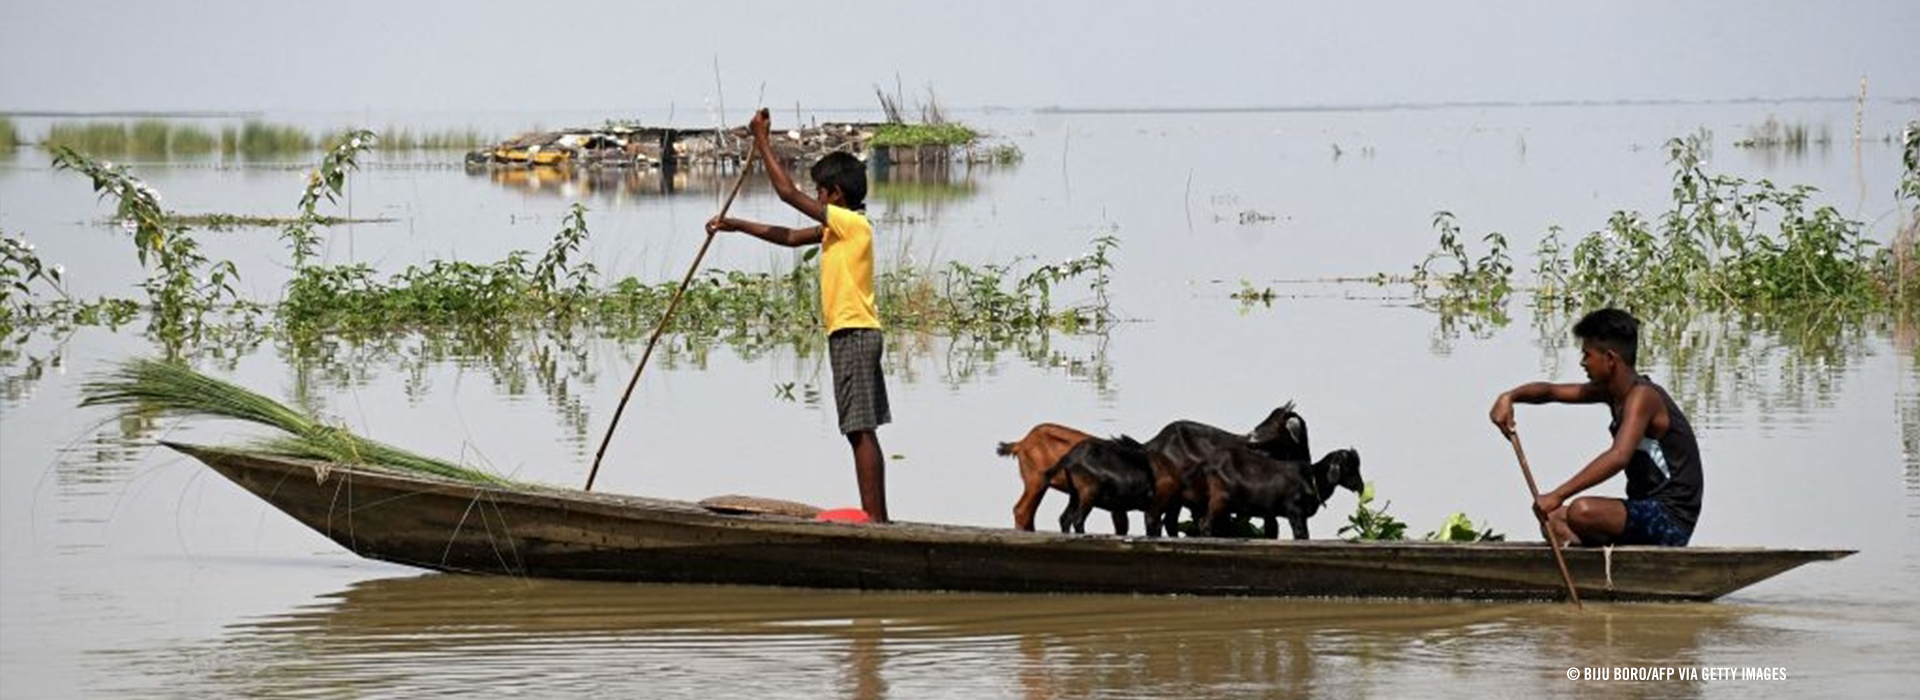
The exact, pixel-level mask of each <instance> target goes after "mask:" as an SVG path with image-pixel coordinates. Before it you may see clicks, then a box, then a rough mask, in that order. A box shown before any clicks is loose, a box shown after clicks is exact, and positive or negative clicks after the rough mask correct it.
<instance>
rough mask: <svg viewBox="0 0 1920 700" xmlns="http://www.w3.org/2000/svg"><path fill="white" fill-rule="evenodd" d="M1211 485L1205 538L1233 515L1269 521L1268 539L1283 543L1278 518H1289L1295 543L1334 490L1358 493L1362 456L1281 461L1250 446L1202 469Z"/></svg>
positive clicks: (1350, 453) (1349, 453) (1348, 453)
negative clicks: (1227, 517)
mask: <svg viewBox="0 0 1920 700" xmlns="http://www.w3.org/2000/svg"><path fill="white" fill-rule="evenodd" d="M1200 470H1201V472H1202V473H1203V474H1204V478H1205V479H1206V482H1207V498H1208V501H1207V514H1206V517H1205V518H1204V519H1202V520H1201V521H1200V534H1201V535H1203V536H1212V535H1213V533H1215V532H1217V531H1218V530H1217V528H1218V526H1219V525H1220V519H1221V518H1223V517H1226V516H1227V515H1229V514H1238V515H1247V516H1263V517H1265V518H1267V523H1268V525H1267V529H1266V536H1267V539H1278V538H1279V536H1280V533H1279V531H1278V530H1279V529H1278V528H1277V527H1275V522H1274V518H1276V517H1280V518H1286V519H1287V523H1288V524H1290V525H1292V526H1293V538H1294V539H1296V540H1304V539H1307V518H1310V517H1313V514H1314V513H1317V512H1319V511H1320V507H1321V506H1323V505H1325V504H1326V502H1327V499H1328V498H1330V497H1332V496H1333V491H1334V489H1335V488H1342V487H1344V488H1346V489H1348V490H1350V491H1353V492H1354V493H1359V492H1360V489H1361V488H1362V487H1364V486H1365V481H1364V480H1362V479H1361V477H1360V453H1359V452H1356V451H1354V450H1351V449H1344V450H1334V451H1333V452H1330V453H1328V454H1327V456H1325V457H1322V458H1320V461H1318V462H1311V463H1309V462H1305V461H1300V460H1279V459H1274V458H1272V457H1269V456H1267V455H1266V454H1263V453H1261V452H1259V451H1256V450H1253V449H1250V448H1248V447H1246V446H1235V447H1231V448H1228V449H1224V450H1220V451H1218V452H1215V453H1214V454H1213V456H1211V457H1209V458H1208V459H1207V461H1206V462H1205V463H1204V464H1203V465H1201V467H1200Z"/></svg>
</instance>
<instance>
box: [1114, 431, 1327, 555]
mask: <svg viewBox="0 0 1920 700" xmlns="http://www.w3.org/2000/svg"><path fill="white" fill-rule="evenodd" d="M1236 446H1238V447H1249V448H1252V449H1254V450H1257V451H1259V452H1260V453H1262V454H1264V455H1266V456H1268V457H1271V458H1274V459H1286V460H1301V461H1306V460H1311V459H1312V457H1311V454H1310V453H1309V452H1308V449H1307V421H1306V419H1305V418H1302V417H1300V414H1299V413H1298V412H1296V411H1294V408H1293V402H1291V401H1289V402H1287V403H1286V404H1284V405H1282V406H1280V407H1279V408H1276V409H1274V410H1273V412H1271V413H1269V414H1267V418H1266V420H1263V421H1261V422H1260V424H1259V425H1257V426H1254V428H1253V430H1252V431H1251V432H1248V433H1245V434H1241V433H1232V432H1228V431H1225V430H1221V429H1219V428H1215V427H1213V426H1210V425H1207V424H1205V423H1198V422H1195V421H1189V420H1182V421H1174V422H1172V423H1169V424H1167V427H1165V428H1162V429H1161V430H1160V433H1159V434H1158V435H1155V436H1154V437H1153V439H1151V440H1148V441H1147V444H1146V445H1145V447H1146V450H1147V457H1148V461H1149V463H1150V464H1151V465H1152V467H1153V478H1154V486H1153V504H1152V505H1151V507H1149V508H1148V509H1147V514H1146V521H1147V534H1148V535H1149V536H1158V535H1159V534H1160V533H1161V531H1162V530H1163V529H1164V530H1165V531H1166V533H1167V534H1168V535H1169V536H1171V535H1172V534H1173V533H1174V528H1175V526H1176V525H1178V524H1179V522H1180V509H1181V508H1182V507H1186V508H1188V509H1189V510H1191V511H1192V512H1193V516H1194V520H1195V521H1196V522H1197V521H1199V519H1200V516H1201V514H1202V513H1203V512H1204V511H1205V509H1206V508H1207V504H1208V502H1209V498H1208V494H1207V488H1208V484H1207V480H1206V479H1205V478H1204V476H1203V475H1202V474H1201V472H1200V466H1201V465H1202V464H1204V463H1205V462H1206V461H1207V459H1208V458H1209V457H1212V456H1213V455H1214V453H1216V452H1219V451H1220V450H1223V449H1226V448H1229V447H1236ZM1276 527H1278V523H1277V522H1275V521H1274V520H1272V519H1271V518H1269V519H1268V521H1267V530H1269V531H1272V530H1274V529H1275V528H1276Z"/></svg>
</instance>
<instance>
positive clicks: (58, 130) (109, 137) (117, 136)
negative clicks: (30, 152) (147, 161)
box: [41, 122, 127, 155]
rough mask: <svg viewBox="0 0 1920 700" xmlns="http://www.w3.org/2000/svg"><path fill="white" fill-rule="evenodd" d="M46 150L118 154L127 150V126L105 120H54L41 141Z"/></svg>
mask: <svg viewBox="0 0 1920 700" xmlns="http://www.w3.org/2000/svg"><path fill="white" fill-rule="evenodd" d="M41 145H42V146H44V147H46V148H47V150H50V151H51V150H58V149H62V148H66V149H70V150H74V151H79V152H83V153H92V154H96V155H120V154H122V153H125V152H126V151H127V128H126V126H125V125H124V124H119V123H107V122H80V123H75V122H55V123H53V124H52V125H49V126H48V127H47V137H46V139H44V140H43V141H41Z"/></svg>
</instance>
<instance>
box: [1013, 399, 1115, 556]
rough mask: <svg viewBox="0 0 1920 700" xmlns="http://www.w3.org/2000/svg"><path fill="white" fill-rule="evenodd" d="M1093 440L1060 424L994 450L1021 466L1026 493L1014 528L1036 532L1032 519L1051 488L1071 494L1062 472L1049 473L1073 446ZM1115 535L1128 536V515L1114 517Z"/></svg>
mask: <svg viewBox="0 0 1920 700" xmlns="http://www.w3.org/2000/svg"><path fill="white" fill-rule="evenodd" d="M1090 437H1093V436H1092V435H1088V434H1086V433H1083V432H1080V431H1078V430H1074V429H1072V428H1069V427H1067V426H1064V425H1060V424H1057V423H1041V424H1039V425H1036V426H1033V429H1032V430H1029V431H1027V436H1026V437H1023V438H1020V441H1019V442H1003V443H1000V448H999V449H998V450H995V452H996V453H998V454H999V455H1000V456H1002V457H1009V456H1010V457H1014V458H1015V459H1017V460H1018V461H1019V463H1020V481H1021V483H1022V484H1023V485H1024V486H1025V489H1024V490H1022V491H1021V492H1020V500H1018V501H1015V502H1014V504H1013V526H1014V527H1016V528H1019V529H1021V530H1029V531H1031V530H1032V529H1033V516H1034V514H1035V513H1037V512H1039V510H1040V499H1041V498H1042V497H1044V496H1046V495H1047V489H1048V488H1049V487H1051V488H1056V489H1059V490H1060V491H1061V492H1063V493H1064V492H1068V490H1069V489H1070V488H1072V487H1071V485H1070V484H1069V483H1068V481H1067V475H1066V473H1065V472H1063V471H1054V472H1053V473H1052V474H1051V475H1049V474H1048V473H1047V472H1048V471H1049V470H1052V469H1053V465H1055V464H1058V463H1059V462H1060V458H1061V457H1065V456H1066V455H1067V452H1068V451H1070V450H1072V449H1073V448H1074V446H1076V445H1079V444H1080V443H1082V442H1085V441H1086V439H1087V438H1090ZM1113 531H1114V532H1116V533H1119V534H1123V535H1124V534H1126V532H1127V514H1126V513H1124V512H1121V513H1114V514H1113Z"/></svg>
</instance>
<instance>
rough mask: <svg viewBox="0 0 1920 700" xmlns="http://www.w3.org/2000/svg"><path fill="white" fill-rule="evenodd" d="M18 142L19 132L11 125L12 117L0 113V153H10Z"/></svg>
mask: <svg viewBox="0 0 1920 700" xmlns="http://www.w3.org/2000/svg"><path fill="white" fill-rule="evenodd" d="M20 144H21V141H20V132H19V131H18V130H17V129H15V127H14V126H13V117H9V116H7V115H4V114H0V153H12V152H13V149H14V148H16V147H18V146H19V145H20Z"/></svg>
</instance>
